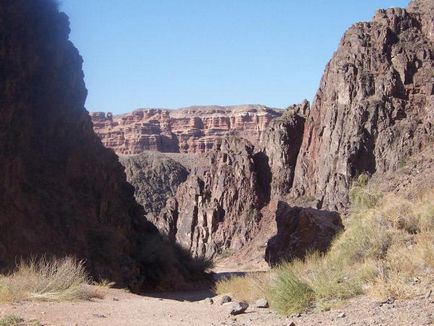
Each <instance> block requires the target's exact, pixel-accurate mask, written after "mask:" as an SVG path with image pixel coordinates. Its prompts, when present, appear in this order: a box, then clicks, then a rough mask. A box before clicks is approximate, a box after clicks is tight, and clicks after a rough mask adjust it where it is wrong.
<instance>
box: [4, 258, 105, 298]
mask: <svg viewBox="0 0 434 326" xmlns="http://www.w3.org/2000/svg"><path fill="white" fill-rule="evenodd" d="M103 288H104V286H92V285H91V284H90V279H89V277H88V275H87V273H86V272H85V269H84V265H83V262H82V261H77V260H76V259H74V258H71V257H66V258H61V259H54V258H53V259H47V258H40V259H39V260H36V259H31V260H30V261H28V262H25V261H21V262H20V263H19V264H18V266H17V269H16V271H15V272H14V273H13V274H10V275H6V276H1V277H0V301H2V302H14V301H19V300H43V301H73V300H89V299H91V298H95V297H98V298H101V297H103V295H104V293H103Z"/></svg>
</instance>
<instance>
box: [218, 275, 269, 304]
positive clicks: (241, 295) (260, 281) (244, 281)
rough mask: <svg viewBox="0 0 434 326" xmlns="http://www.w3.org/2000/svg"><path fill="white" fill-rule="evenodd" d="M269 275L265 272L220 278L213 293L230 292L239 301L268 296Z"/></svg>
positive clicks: (251, 300)
mask: <svg viewBox="0 0 434 326" xmlns="http://www.w3.org/2000/svg"><path fill="white" fill-rule="evenodd" d="M269 278H270V275H269V274H267V273H251V274H247V275H245V276H235V277H229V278H225V279H222V280H220V281H218V282H217V284H216V286H215V293H217V294H219V295H222V294H230V295H231V296H232V297H233V298H235V299H236V300H239V301H245V302H253V301H255V300H258V299H261V298H268V297H269V293H268V288H269V282H270V281H269Z"/></svg>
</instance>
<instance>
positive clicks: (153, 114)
mask: <svg viewBox="0 0 434 326" xmlns="http://www.w3.org/2000/svg"><path fill="white" fill-rule="evenodd" d="M280 115H281V111H280V110H275V109H270V108H267V107H264V106H260V105H244V106H230V107H221V106H197V107H190V108H185V109H179V110H166V109H143V110H136V111H134V112H132V113H128V114H123V115H119V116H113V115H112V114H110V113H108V114H105V113H102V112H96V113H92V114H91V117H92V121H93V124H94V130H95V132H96V133H97V134H98V136H99V137H100V138H101V140H102V142H103V144H104V145H105V146H106V147H108V148H112V149H113V150H114V151H115V152H116V153H117V154H138V153H142V152H143V151H148V150H149V151H159V152H174V153H178V152H181V153H204V152H207V151H209V150H211V149H213V148H214V147H215V146H216V145H219V144H221V142H222V139H223V138H224V137H226V136H238V137H242V138H245V139H247V140H249V141H250V142H251V143H253V144H257V143H258V141H259V139H260V138H261V136H262V133H263V132H264V130H265V129H266V128H267V126H268V125H269V123H270V122H271V121H272V120H273V119H274V118H275V117H278V116H280Z"/></svg>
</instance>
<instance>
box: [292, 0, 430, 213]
mask: <svg viewBox="0 0 434 326" xmlns="http://www.w3.org/2000/svg"><path fill="white" fill-rule="evenodd" d="M433 8H434V2H433V1H431V0H414V1H412V2H411V3H410V5H409V7H408V9H399V8H394V9H387V10H379V11H378V12H377V13H376V14H375V16H374V18H373V20H372V22H370V23H358V24H355V25H354V26H352V27H351V28H350V29H349V30H348V31H347V32H346V33H345V35H344V37H343V38H342V40H341V42H340V45H339V48H338V50H337V52H336V53H335V55H334V57H333V58H332V60H331V61H330V62H329V64H328V65H327V67H326V70H325V73H324V76H323V78H322V80H321V85H320V88H319V90H318V93H317V94H316V96H315V99H314V102H313V104H312V108H311V110H310V111H309V115H308V117H307V119H306V126H305V130H304V136H303V143H302V146H301V150H300V153H299V156H298V160H297V164H296V168H295V178H294V189H293V194H294V196H295V197H298V196H306V197H313V198H315V199H316V200H317V202H318V207H325V208H329V209H333V210H340V209H342V208H344V207H345V206H346V205H347V202H348V189H349V187H350V185H351V182H352V180H353V179H354V178H355V177H356V176H358V175H360V174H362V173H365V174H370V175H372V174H375V173H377V174H381V173H384V172H386V171H390V170H394V169H396V168H397V167H399V166H400V164H401V162H402V161H404V160H405V159H406V157H408V156H409V155H411V154H414V153H417V152H419V151H421V150H422V149H423V148H425V147H427V146H432V144H433V138H434V127H433V124H434V74H433V71H434V61H433V59H434V10H433Z"/></svg>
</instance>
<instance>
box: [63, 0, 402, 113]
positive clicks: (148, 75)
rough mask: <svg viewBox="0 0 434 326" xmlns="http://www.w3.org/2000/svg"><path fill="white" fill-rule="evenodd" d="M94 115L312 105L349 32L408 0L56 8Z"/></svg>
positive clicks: (81, 0)
mask: <svg viewBox="0 0 434 326" xmlns="http://www.w3.org/2000/svg"><path fill="white" fill-rule="evenodd" d="M59 2H60V8H61V10H63V11H64V12H66V13H67V14H68V15H69V17H70V20H71V28H72V33H71V37H70V38H71V40H72V41H73V42H74V44H75V45H76V46H77V47H78V49H79V50H80V53H81V55H82V56H83V59H84V72H85V79H86V85H87V88H88V91H89V95H88V99H87V102H86V107H87V109H88V110H89V111H110V112H114V113H121V112H127V111H131V110H133V109H135V108H139V107H167V108H178V107H184V106H189V105H205V104H219V105H229V104H265V105H268V106H272V107H286V106H288V105H290V104H292V103H298V102H300V101H302V100H303V99H304V98H307V99H308V100H311V99H312V98H313V96H314V94H315V92H316V90H317V88H318V85H319V81H320V78H321V76H322V73H323V70H324V67H325V65H326V63H327V62H328V60H329V59H330V58H331V56H332V55H333V52H334V51H335V50H336V47H337V45H338V43H339V40H340V39H341V37H342V35H343V33H344V31H345V30H346V29H347V28H348V27H349V26H351V25H352V24H353V23H355V22H358V21H367V20H370V19H371V18H372V16H373V15H374V13H375V11H376V9H378V8H387V7H405V6H406V5H407V3H408V1H407V0H303V1H293V0H60V1H59Z"/></svg>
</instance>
